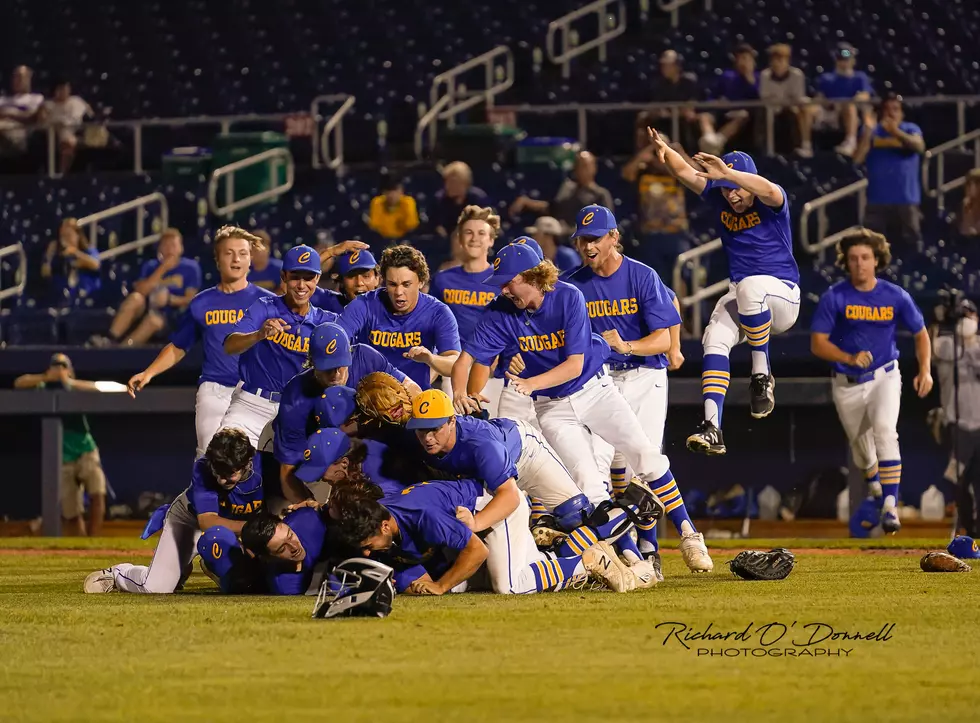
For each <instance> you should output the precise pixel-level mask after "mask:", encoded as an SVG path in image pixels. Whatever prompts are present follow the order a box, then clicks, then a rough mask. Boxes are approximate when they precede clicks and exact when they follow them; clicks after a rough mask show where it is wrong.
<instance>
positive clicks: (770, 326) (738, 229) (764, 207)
mask: <svg viewBox="0 0 980 723" xmlns="http://www.w3.org/2000/svg"><path fill="white" fill-rule="evenodd" d="M647 131H648V132H649V133H650V136H651V138H652V139H653V144H654V152H655V153H656V154H657V157H658V159H659V160H660V162H661V163H664V164H666V166H667V168H669V169H670V172H671V173H672V174H673V175H674V177H675V178H677V180H679V181H680V182H681V183H683V184H684V185H685V186H687V187H688V188H689V189H691V190H692V191H694V192H695V193H697V194H699V195H700V196H701V198H703V199H704V200H705V201H707V202H708V203H709V204H711V206H712V208H714V209H715V210H716V211H717V213H718V220H719V221H720V222H721V226H722V230H721V241H722V246H723V248H724V249H725V254H726V255H727V256H728V268H729V276H730V278H731V286H730V287H729V290H728V293H727V294H725V295H724V296H722V297H721V298H720V299H718V303H717V304H716V305H715V309H714V311H713V312H712V313H711V319H710V320H709V321H708V325H707V327H705V330H704V336H703V338H702V344H703V346H704V363H703V367H702V371H701V394H702V396H703V398H704V421H703V422H702V423H701V426H700V427H698V430H697V431H696V432H695V433H694V434H692V435H691V436H690V437H688V438H687V447H688V449H690V450H691V451H694V452H703V453H706V454H710V455H719V454H725V452H726V449H725V441H724V437H723V436H722V433H721V420H722V409H723V406H724V403H725V394H726V393H727V391H728V383H729V380H730V378H731V367H730V364H729V361H728V356H729V354H730V353H731V350H732V347H733V346H735V345H736V344H740V343H742V342H743V341H748V342H749V346H750V347H751V348H752V378H751V382H750V385H749V386H750V391H751V397H750V406H751V411H752V416H753V417H755V418H756V419H761V418H763V417H767V416H769V414H770V413H771V412H772V410H773V407H774V405H775V398H774V396H773V386H774V385H775V379H774V378H773V376H772V369H771V368H770V365H769V337H770V336H771V335H772V334H782V333H783V332H784V331H786V330H788V329H790V328H791V327H792V326H793V324H795V323H796V318H797V317H798V316H799V313H800V287H799V283H800V271H799V268H798V267H797V265H796V259H794V258H793V235H792V232H791V230H790V217H789V201H788V200H787V198H786V191H784V190H783V189H782V188H781V187H780V186H778V185H776V184H775V183H772V182H771V181H769V180H767V179H765V178H763V177H762V176H760V175H759V174H758V171H757V170H756V167H755V161H753V160H752V157H751V156H749V155H748V154H746V153H742V152H741V151H733V152H732V153H727V154H725V155H724V156H722V157H721V158H718V157H716V156H712V155H710V154H708V153H698V154H696V155H695V156H694V160H695V161H697V162H698V163H699V164H700V165H701V167H702V168H703V169H704V170H703V171H695V170H694V169H693V168H692V167H691V166H690V165H689V164H688V163H687V161H685V160H684V158H683V157H682V156H681V155H680V154H679V153H678V152H677V151H675V150H673V149H672V148H670V146H668V145H667V144H666V143H665V142H664V141H663V139H661V138H660V134H659V133H657V131H656V130H654V129H652V128H648V129H647Z"/></svg>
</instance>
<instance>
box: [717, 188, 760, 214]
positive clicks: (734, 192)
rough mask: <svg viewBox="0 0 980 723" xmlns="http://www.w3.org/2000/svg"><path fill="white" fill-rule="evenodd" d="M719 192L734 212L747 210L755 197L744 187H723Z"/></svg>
mask: <svg viewBox="0 0 980 723" xmlns="http://www.w3.org/2000/svg"><path fill="white" fill-rule="evenodd" d="M721 192H722V194H723V195H724V196H725V200H726V201H728V205H729V206H731V207H732V210H733V211H734V212H735V213H742V212H744V211H747V210H748V208H749V206H751V205H752V201H753V199H754V198H755V197H754V196H753V195H752V194H751V193H749V192H748V191H746V190H745V189H744V188H723V189H721Z"/></svg>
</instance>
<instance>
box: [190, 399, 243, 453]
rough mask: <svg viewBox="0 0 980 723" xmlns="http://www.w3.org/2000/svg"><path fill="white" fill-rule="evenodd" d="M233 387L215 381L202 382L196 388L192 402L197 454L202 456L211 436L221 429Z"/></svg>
mask: <svg viewBox="0 0 980 723" xmlns="http://www.w3.org/2000/svg"><path fill="white" fill-rule="evenodd" d="M234 392H235V387H226V386H225V385H223V384H218V383H217V382H202V383H201V385H200V386H198V388H197V398H196V402H195V404H194V426H195V428H196V429H197V456H198V457H203V456H204V453H205V452H206V451H207V449H208V444H209V443H210V442H211V437H213V436H214V434H215V432H217V431H218V430H219V429H221V420H223V419H224V418H225V414H227V412H228V406H229V405H230V404H231V396H232V394H233V393H234Z"/></svg>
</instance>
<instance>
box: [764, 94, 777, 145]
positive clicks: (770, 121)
mask: <svg viewBox="0 0 980 723" xmlns="http://www.w3.org/2000/svg"><path fill="white" fill-rule="evenodd" d="M766 155H767V156H774V155H776V129H775V114H774V113H773V110H772V106H769V105H767V106H766Z"/></svg>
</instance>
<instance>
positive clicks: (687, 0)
mask: <svg viewBox="0 0 980 723" xmlns="http://www.w3.org/2000/svg"><path fill="white" fill-rule="evenodd" d="M692 2H694V0H657V7H658V8H660V9H661V10H663V11H664V12H665V13H670V27H672V28H676V27H677V26H678V25H680V22H681V16H680V12H679V11H680V9H681V8H682V7H684V6H685V5H690V4H691V3H692ZM711 2H712V0H704V9H705V10H707V11H708V12H711Z"/></svg>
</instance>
